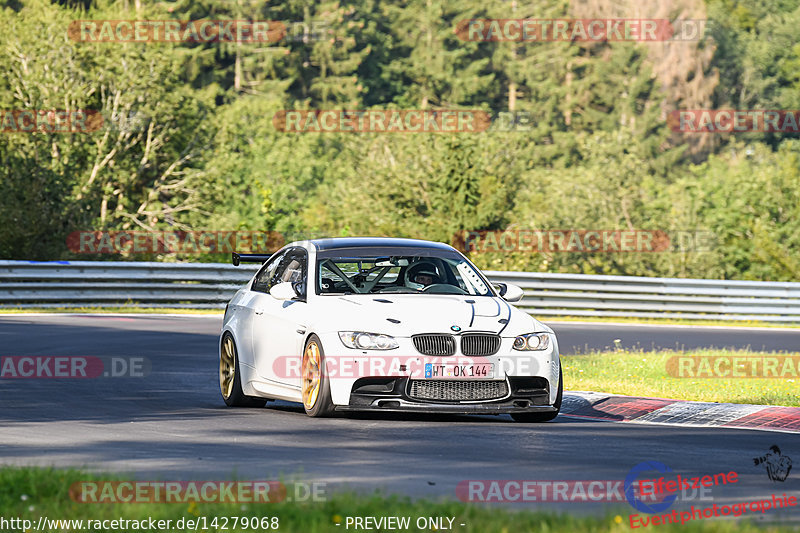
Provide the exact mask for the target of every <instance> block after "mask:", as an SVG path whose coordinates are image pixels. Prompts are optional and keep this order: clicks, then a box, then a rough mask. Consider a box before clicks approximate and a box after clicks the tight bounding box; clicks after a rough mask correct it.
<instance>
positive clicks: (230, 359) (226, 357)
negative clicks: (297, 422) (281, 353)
mask: <svg viewBox="0 0 800 533" xmlns="http://www.w3.org/2000/svg"><path fill="white" fill-rule="evenodd" d="M219 388H220V392H221V393H222V399H223V400H225V405H227V406H229V407H264V405H265V404H266V403H267V400H266V399H264V398H254V397H252V396H246V395H245V394H244V392H242V376H241V374H240V373H239V353H238V352H237V351H236V343H235V342H234V341H233V335H231V334H230V333H225V335H224V336H223V337H222V345H221V346H220V350H219Z"/></svg>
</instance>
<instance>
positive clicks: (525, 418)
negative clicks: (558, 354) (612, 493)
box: [511, 367, 564, 422]
mask: <svg viewBox="0 0 800 533" xmlns="http://www.w3.org/2000/svg"><path fill="white" fill-rule="evenodd" d="M563 396H564V374H563V373H562V372H561V368H560V367H559V369H558V393H557V394H556V401H555V402H554V403H553V407H555V408H556V410H555V411H554V412H552V413H516V414H512V415H511V418H513V419H514V421H515V422H550V421H551V420H553V419H554V418H555V417H557V416H558V413H559V412H560V411H561V398H562V397H563Z"/></svg>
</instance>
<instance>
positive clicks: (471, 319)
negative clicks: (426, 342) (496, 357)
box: [313, 294, 549, 337]
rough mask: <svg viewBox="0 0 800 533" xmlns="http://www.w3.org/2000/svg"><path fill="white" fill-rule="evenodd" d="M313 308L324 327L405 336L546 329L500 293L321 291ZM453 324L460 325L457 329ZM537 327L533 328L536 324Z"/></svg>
mask: <svg viewBox="0 0 800 533" xmlns="http://www.w3.org/2000/svg"><path fill="white" fill-rule="evenodd" d="M313 305H314V307H316V309H317V311H318V312H319V313H320V315H318V317H319V319H320V321H319V324H320V325H323V324H324V326H325V327H324V331H337V330H338V331H345V330H360V331H370V332H373V333H386V334H388V335H392V336H394V337H410V336H411V335H416V334H419V333H451V334H452V333H457V332H460V333H463V332H468V331H489V332H493V333H499V334H501V335H502V336H503V337H509V336H515V335H518V334H520V333H529V332H532V331H534V330H536V331H547V330H549V328H547V327H546V326H544V325H543V324H541V323H539V322H538V321H537V320H535V319H534V318H533V317H531V316H530V315H528V314H527V313H524V312H522V311H519V310H518V309H516V308H514V307H513V306H511V305H510V304H509V303H508V302H506V301H505V300H503V299H502V298H497V297H486V296H458V295H420V294H375V295H372V294H371V295H346V296H324V297H321V298H319V299H316V300H315V302H314V304H313ZM453 327H457V328H460V329H458V330H454V329H452V328H453ZM537 328H538V329H537Z"/></svg>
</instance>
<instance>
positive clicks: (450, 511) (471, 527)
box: [0, 467, 791, 533]
mask: <svg viewBox="0 0 800 533" xmlns="http://www.w3.org/2000/svg"><path fill="white" fill-rule="evenodd" d="M114 479H117V480H118V479H122V478H121V477H119V476H109V475H102V476H100V475H96V474H95V475H92V474H87V473H84V472H80V471H77V470H54V469H39V468H15V467H5V468H0V516H1V517H3V518H5V519H9V518H24V519H28V520H32V521H33V522H34V523H37V521H38V519H39V517H40V516H44V517H47V518H49V519H73V520H76V519H78V520H79V519H83V520H89V519H91V520H113V519H128V520H142V519H145V518H153V519H155V520H167V519H170V520H173V524H174V523H175V522H176V521H177V520H179V519H181V518H185V519H197V518H198V517H203V516H205V517H207V521H208V522H210V521H211V520H212V517H215V516H218V517H225V516H227V517H233V516H238V517H278V519H279V524H280V528H279V531H282V532H302V533H315V532H339V533H340V532H344V531H347V529H346V527H345V526H346V519H347V517H348V516H351V517H354V516H362V517H363V516H374V517H380V516H410V517H411V520H412V524H413V523H414V522H415V521H416V519H417V518H418V517H429V516H432V517H454V518H455V521H454V522H453V525H454V528H453V530H454V531H456V532H463V533H472V532H474V533H491V532H499V533H518V532H519V533H522V532H525V533H527V532H542V533H554V532H562V531H563V532H569V533H584V532H585V533H590V532H591V533H600V532H609V533H623V532H630V530H631V529H630V526H629V524H628V514H629V513H631V512H632V509H631V508H629V507H627V506H623V507H620V508H618V513H619V514H615V513H614V512H611V513H610V514H608V515H606V516H605V517H602V518H597V517H587V516H576V515H569V514H564V513H561V514H557V513H553V512H532V511H530V510H525V509H524V508H523V509H521V510H520V509H519V508H517V509H515V510H511V509H508V508H502V507H498V506H488V505H485V504H481V505H476V504H468V503H461V502H458V501H430V500H411V499H408V498H401V497H385V496H382V495H380V494H377V493H374V494H369V495H356V494H349V493H346V494H340V493H337V494H335V495H331V496H329V497H328V499H327V501H325V502H318V503H296V502H295V503H272V504H260V505H254V504H245V505H242V504H197V505H196V504H193V503H189V504H188V505H187V504H152V503H150V504H148V503H136V504H83V503H77V502H75V501H73V500H71V499H70V497H69V487H70V486H71V485H72V484H73V483H75V482H78V481H90V480H114ZM574 505H575V506H576V509H578V507H580V506H581V505H582V504H580V503H576V504H574ZM581 514H582V515H584V514H585V513H581ZM785 514H786V513H781V512H780V511H772V512H770V513H769V514H767V515H762V514H761V513H758V515H759V516H758V518H759V519H764V518H767V519H774V520H782V519H786V518H788V516H785ZM337 522H338V523H339V524H341V525H339V526H337V525H336V524H337ZM461 523H463V524H465V526H463V527H462V526H460V524H461ZM172 530H173V531H174V530H175V528H174V527H173V528H172ZM200 530H201V531H202V528H201V529H200ZM5 531H10V530H5ZM34 531H35V530H34ZM84 531H85V530H84ZM104 531H121V530H119V529H105V530H104ZM138 531H153V530H150V529H140V530H138ZM209 531H216V529H211V528H209ZM227 531H228V532H233V531H265V530H259V529H256V530H252V529H246V530H242V529H241V528H237V529H231V528H230V526H229V529H228V530H227ZM350 531H353V528H352V527H351V528H350ZM372 531H390V530H386V529H384V530H372ZM395 531H396V530H395ZM405 531H419V530H418V529H416V528H415V527H413V526H412V527H411V528H409V529H408V530H405ZM429 531H430V530H429ZM655 531H659V532H661V531H667V532H672V531H681V532H719V533H755V532H759V533H778V532H783V531H791V529H790V528H789V527H788V526H785V525H784V526H779V525H771V526H764V525H761V526H757V525H755V524H753V523H750V522H748V521H747V520H744V521H742V522H738V523H735V522H730V521H725V522H723V521H715V520H699V521H697V522H689V523H687V524H685V525H683V526H681V525H677V524H676V525H668V526H658V527H657V528H656V529H655ZM31 533H33V532H31ZM164 533H166V532H164Z"/></svg>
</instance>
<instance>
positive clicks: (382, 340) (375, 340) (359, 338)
mask: <svg viewBox="0 0 800 533" xmlns="http://www.w3.org/2000/svg"><path fill="white" fill-rule="evenodd" d="M339 338H340V339H342V344H344V345H345V346H347V347H348V348H353V349H356V350H392V349H394V348H397V341H396V340H394V337H390V336H389V335H383V334H381V333H367V332H365V331H340V332H339Z"/></svg>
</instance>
